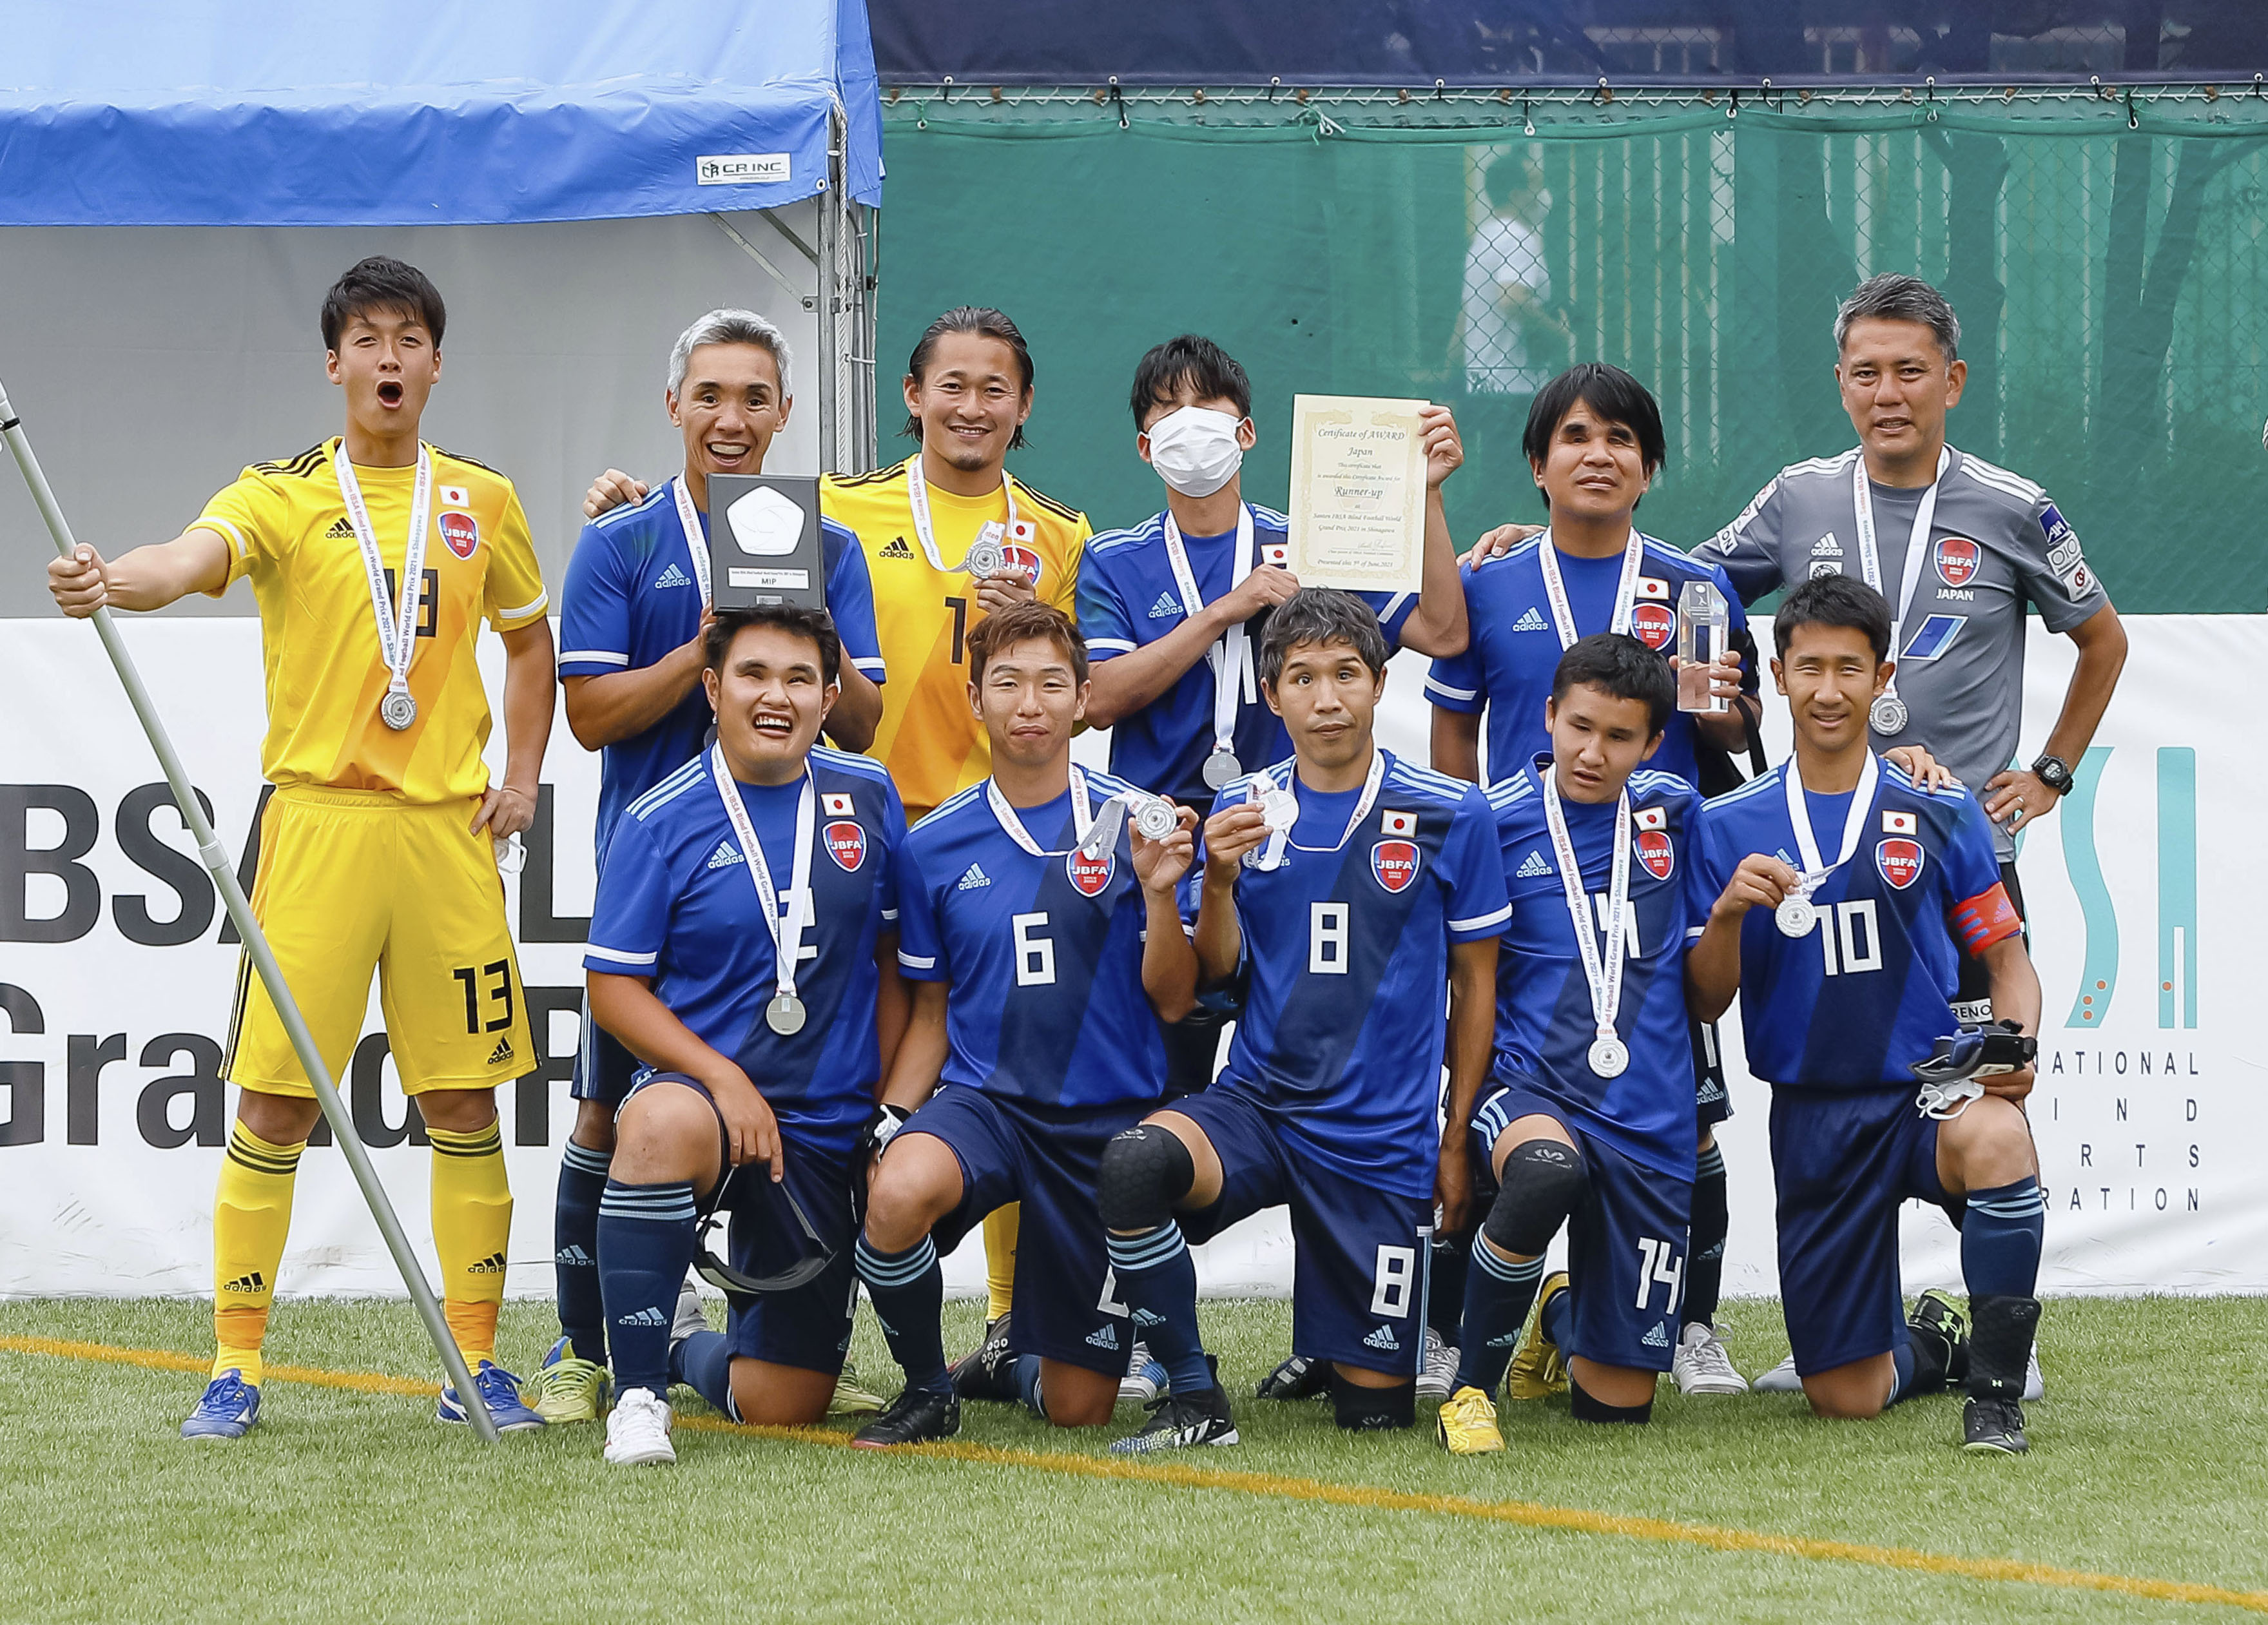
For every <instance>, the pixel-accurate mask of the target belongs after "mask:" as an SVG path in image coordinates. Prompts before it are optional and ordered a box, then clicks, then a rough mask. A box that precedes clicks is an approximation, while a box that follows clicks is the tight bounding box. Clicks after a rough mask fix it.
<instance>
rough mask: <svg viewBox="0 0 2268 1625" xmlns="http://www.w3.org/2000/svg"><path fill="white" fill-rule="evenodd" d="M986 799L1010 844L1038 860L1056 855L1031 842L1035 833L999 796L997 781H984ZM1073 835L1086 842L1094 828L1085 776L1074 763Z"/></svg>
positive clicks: (1072, 789)
mask: <svg viewBox="0 0 2268 1625" xmlns="http://www.w3.org/2000/svg"><path fill="white" fill-rule="evenodd" d="M984 799H985V801H987V802H988V803H989V804H990V807H991V809H992V816H993V817H994V818H995V819H997V820H998V822H999V824H1000V827H1001V828H1002V829H1003V830H1005V831H1007V832H1008V838H1009V839H1010V840H1012V841H1013V842H1015V843H1016V845H1018V846H1021V847H1022V848H1023V849H1024V850H1025V851H1026V852H1028V853H1031V854H1032V856H1034V857H1035V858H1051V857H1054V856H1055V855H1056V854H1055V853H1052V852H1050V851H1049V849H1048V848H1046V847H1045V846H1041V845H1040V844H1039V842H1037V841H1035V840H1034V839H1033V838H1032V832H1031V831H1029V830H1027V829H1026V828H1025V827H1024V821H1023V820H1022V819H1021V818H1019V817H1018V816H1016V809H1014V808H1013V807H1011V806H1009V805H1008V798H1007V797H1006V796H1005V795H1003V794H1000V786H999V784H998V781H996V780H994V779H986V780H985V781H984ZM1092 828H1094V809H1092V808H1090V807H1089V806H1088V805H1087V799H1086V774H1085V773H1083V772H1079V767H1078V764H1075V763H1074V764H1072V766H1071V833H1072V834H1073V835H1074V836H1076V837H1077V838H1078V839H1079V840H1081V841H1083V840H1085V839H1086V832H1087V831H1089V830H1091V829H1092ZM1074 844H1076V843H1074Z"/></svg>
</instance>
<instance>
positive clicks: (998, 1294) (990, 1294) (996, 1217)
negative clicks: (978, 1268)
mask: <svg viewBox="0 0 2268 1625" xmlns="http://www.w3.org/2000/svg"><path fill="white" fill-rule="evenodd" d="M1023 1215H1024V1209H1023V1205H1022V1204H1021V1203H1020V1202H1010V1203H1009V1204H1008V1205H1007V1206H1006V1207H1005V1208H994V1209H993V1210H992V1211H991V1212H990V1213H988V1214H986V1215H984V1300H985V1302H984V1318H985V1319H987V1320H998V1318H1000V1317H1001V1316H1003V1315H1005V1314H1006V1313H1007V1312H1008V1306H1009V1305H1010V1304H1013V1303H1014V1302H1015V1299H1016V1227H1017V1225H1018V1223H1019V1222H1020V1220H1021V1219H1022V1218H1023Z"/></svg>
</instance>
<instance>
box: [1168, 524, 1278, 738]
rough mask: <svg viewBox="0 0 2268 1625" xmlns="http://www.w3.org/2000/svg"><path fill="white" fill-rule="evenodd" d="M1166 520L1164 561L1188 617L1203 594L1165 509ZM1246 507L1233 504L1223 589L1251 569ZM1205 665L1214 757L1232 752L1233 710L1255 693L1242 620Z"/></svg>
mask: <svg viewBox="0 0 2268 1625" xmlns="http://www.w3.org/2000/svg"><path fill="white" fill-rule="evenodd" d="M1163 517H1164V519H1165V521H1166V562H1167V564H1168V565H1172V566H1173V571H1174V585H1175V587H1179V588H1180V589H1181V593H1182V614H1183V615H1185V616H1187V617H1189V618H1190V619H1191V620H1195V619H1196V618H1197V611H1198V610H1200V609H1204V606H1205V601H1204V595H1203V594H1202V593H1200V592H1198V591H1197V572H1196V571H1194V570H1192V569H1190V568H1189V547H1188V545H1187V544H1186V543H1183V542H1182V528H1181V527H1180V526H1179V525H1177V524H1175V522H1174V511H1173V509H1171V508H1167V510H1166V512H1165V514H1164V516H1163ZM1252 558H1253V543H1252V506H1251V505H1250V504H1249V503H1243V502H1240V503H1238V504H1237V505H1236V561H1235V564H1234V565H1233V566H1232V569H1231V573H1230V575H1229V578H1228V590H1229V591H1230V592H1232V593H1233V592H1234V591H1235V590H1236V589H1237V588H1238V587H1241V586H1242V585H1243V584H1244V578H1245V577H1246V576H1248V575H1250V574H1251V573H1252ZM1205 661H1206V663H1207V664H1209V665H1211V668H1212V748H1213V752H1214V754H1215V755H1219V754H1221V753H1223V752H1226V753H1228V754H1230V755H1233V754H1235V735H1236V708H1237V705H1239V704H1240V703H1242V704H1245V705H1255V704H1257V703H1258V701H1259V698H1260V695H1259V693H1258V691H1257V690H1256V679H1255V677H1254V675H1253V670H1252V639H1251V636H1250V634H1249V633H1248V632H1246V631H1245V629H1244V624H1243V623H1242V622H1239V623H1238V624H1235V625H1233V626H1232V627H1230V628H1229V629H1228V631H1227V632H1225V633H1223V634H1222V635H1221V636H1220V637H1219V639H1216V640H1215V641H1214V643H1213V645H1212V646H1211V648H1209V649H1207V650H1206V651H1205Z"/></svg>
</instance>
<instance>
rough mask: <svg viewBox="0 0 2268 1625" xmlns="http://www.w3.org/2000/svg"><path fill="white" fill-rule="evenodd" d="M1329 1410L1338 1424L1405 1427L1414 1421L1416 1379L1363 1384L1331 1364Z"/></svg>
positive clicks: (1366, 1429)
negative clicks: (1383, 1384)
mask: <svg viewBox="0 0 2268 1625" xmlns="http://www.w3.org/2000/svg"><path fill="white" fill-rule="evenodd" d="M1331 1411H1332V1413H1333V1414H1334V1416H1335V1417H1336V1418H1337V1422H1338V1424H1339V1426H1340V1427H1342V1428H1345V1429H1348V1430H1349V1431H1351V1432H1355V1433H1370V1432H1374V1431H1376V1430H1378V1429H1382V1428H1409V1427H1414V1426H1416V1425H1417V1422H1418V1382H1417V1379H1416V1378H1411V1379H1410V1381H1408V1382H1406V1383H1396V1384H1395V1385H1394V1386H1393V1387H1391V1388H1365V1387H1363V1386H1361V1385H1359V1384H1357V1383H1351V1382H1349V1381H1348V1380H1347V1379H1346V1378H1344V1377H1342V1376H1340V1375H1339V1369H1338V1367H1337V1366H1336V1365H1335V1366H1333V1367H1332V1368H1331Z"/></svg>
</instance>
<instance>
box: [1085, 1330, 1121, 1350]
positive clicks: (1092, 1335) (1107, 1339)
mask: <svg viewBox="0 0 2268 1625" xmlns="http://www.w3.org/2000/svg"><path fill="white" fill-rule="evenodd" d="M1086 1341H1088V1342H1089V1343H1092V1344H1093V1345H1094V1347H1095V1348H1117V1347H1118V1328H1117V1327H1116V1326H1104V1327H1103V1328H1102V1329H1101V1330H1100V1331H1097V1332H1089V1333H1087V1334H1086Z"/></svg>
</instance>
